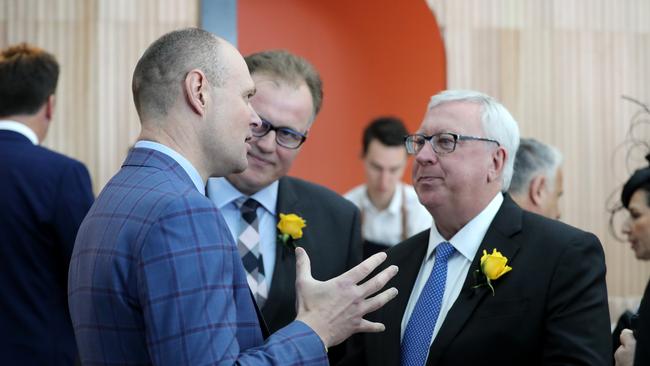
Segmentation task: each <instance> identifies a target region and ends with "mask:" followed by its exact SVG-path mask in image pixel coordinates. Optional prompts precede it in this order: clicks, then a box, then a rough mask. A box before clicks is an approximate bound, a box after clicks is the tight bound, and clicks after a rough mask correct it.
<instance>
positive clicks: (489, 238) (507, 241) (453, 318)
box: [427, 194, 522, 365]
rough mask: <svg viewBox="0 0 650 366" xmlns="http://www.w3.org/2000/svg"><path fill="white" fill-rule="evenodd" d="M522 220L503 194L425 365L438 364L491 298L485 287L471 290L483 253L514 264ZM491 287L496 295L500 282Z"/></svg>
mask: <svg viewBox="0 0 650 366" xmlns="http://www.w3.org/2000/svg"><path fill="white" fill-rule="evenodd" d="M521 220H522V211H521V209H520V208H519V207H518V206H517V205H516V204H515V203H514V202H513V201H512V199H511V198H510V196H508V195H507V194H506V195H505V196H504V201H503V203H502V205H501V208H500V209H499V211H498V212H497V214H496V216H495V217H494V220H492V223H491V224H490V227H489V229H488V231H487V233H486V234H485V237H484V238H483V241H482V242H481V245H480V247H479V250H478V251H477V252H476V255H475V256H474V260H473V261H472V265H471V266H470V269H469V272H468V273H467V276H466V277H465V282H464V284H463V288H462V289H461V291H460V294H459V295H458V299H456V302H454V305H453V306H452V307H451V309H450V310H449V313H447V317H446V318H445V321H444V323H443V324H442V327H441V328H440V331H439V332H438V334H437V336H436V338H435V340H434V341H433V343H432V344H431V348H430V349H429V358H428V361H427V365H436V364H437V363H438V361H439V359H440V357H441V356H442V354H443V353H444V350H445V349H446V348H447V346H448V345H449V344H450V342H451V341H452V340H453V339H454V338H455V337H456V335H457V334H458V333H459V332H460V331H461V330H462V328H463V327H464V326H465V323H466V322H467V320H468V319H469V318H470V316H471V315H472V314H473V313H474V311H475V310H476V308H477V307H478V305H479V304H480V303H481V302H482V301H483V300H484V299H485V297H486V296H491V295H492V294H491V291H490V289H489V288H487V287H485V286H483V287H479V288H473V286H474V285H475V279H474V271H475V270H477V269H479V268H480V262H481V256H482V255H483V250H486V251H488V253H491V252H492V249H493V248H496V249H497V250H498V251H500V252H501V253H502V254H503V255H504V256H505V257H507V258H508V264H511V263H513V260H514V259H515V257H516V255H517V252H518V250H519V243H517V242H516V241H515V240H514V238H513V237H514V235H515V234H516V233H518V232H519V231H521ZM500 281H507V277H503V279H501V280H500ZM493 285H494V290H495V293H498V292H499V290H498V287H499V281H496V282H494V283H493Z"/></svg>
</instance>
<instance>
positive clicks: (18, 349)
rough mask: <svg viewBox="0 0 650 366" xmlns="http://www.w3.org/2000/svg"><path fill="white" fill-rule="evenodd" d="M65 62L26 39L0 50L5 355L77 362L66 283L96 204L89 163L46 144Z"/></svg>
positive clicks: (8, 359) (0, 301) (14, 359)
mask: <svg viewBox="0 0 650 366" xmlns="http://www.w3.org/2000/svg"><path fill="white" fill-rule="evenodd" d="M58 77H59V64H58V63H57V61H56V59H55V58H54V56H52V55H51V54H49V53H47V52H45V51H44V50H41V49H39V48H36V47H32V46H30V45H27V44H20V45H17V46H13V47H9V48H7V49H5V50H3V51H2V53H1V54H0V268H2V270H0V273H1V274H0V287H1V288H2V295H1V297H0V359H1V360H2V363H3V364H7V365H72V364H73V362H74V359H75V358H76V355H77V347H76V343H75V339H74V334H73V331H72V324H71V322H70V316H69V315H68V303H67V293H66V288H67V287H66V283H67V276H68V264H69V262H70V256H71V253H72V247H73V245H74V240H75V236H76V234H77V230H78V228H79V225H80V223H81V221H82V220H83V218H84V216H85V215H86V213H87V212H88V209H89V208H90V205H91V204H92V202H93V193H92V187H91V183H90V176H89V174H88V171H87V170H86V167H85V166H84V165H83V164H82V163H80V162H79V161H76V160H73V159H71V158H68V157H66V156H63V155H61V154H58V153H56V152H54V151H51V150H48V149H46V148H44V147H42V146H40V145H39V144H40V142H42V141H43V140H44V139H45V136H46V135H47V131H48V128H49V126H50V123H51V121H52V116H53V114H54V92H55V90H56V85H57V80H58Z"/></svg>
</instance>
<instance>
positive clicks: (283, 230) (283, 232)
mask: <svg viewBox="0 0 650 366" xmlns="http://www.w3.org/2000/svg"><path fill="white" fill-rule="evenodd" d="M306 226H307V222H306V221H305V220H304V219H303V218H302V217H300V216H298V215H296V214H287V215H285V214H280V221H279V222H278V225H277V227H278V230H279V231H280V234H278V240H279V241H281V242H282V244H284V245H285V246H286V247H288V248H292V249H295V248H296V243H295V241H296V240H298V239H300V238H302V229H303V228H304V227H306Z"/></svg>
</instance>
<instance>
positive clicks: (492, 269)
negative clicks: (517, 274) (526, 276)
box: [481, 248, 512, 280]
mask: <svg viewBox="0 0 650 366" xmlns="http://www.w3.org/2000/svg"><path fill="white" fill-rule="evenodd" d="M507 263H508V258H506V257H504V256H503V254H501V252H499V251H497V250H496V248H494V249H493V250H492V254H487V251H485V250H484V251H483V256H482V257H481V272H483V274H484V275H485V277H487V278H488V279H489V280H496V279H498V278H499V277H501V276H503V275H504V274H506V273H508V272H510V271H511V270H512V267H510V266H508V265H506V264H507Z"/></svg>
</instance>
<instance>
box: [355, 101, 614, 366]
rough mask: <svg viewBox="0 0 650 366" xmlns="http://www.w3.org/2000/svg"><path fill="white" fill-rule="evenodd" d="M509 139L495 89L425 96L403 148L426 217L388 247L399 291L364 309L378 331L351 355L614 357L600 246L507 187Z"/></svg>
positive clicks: (432, 360)
mask: <svg viewBox="0 0 650 366" xmlns="http://www.w3.org/2000/svg"><path fill="white" fill-rule="evenodd" d="M518 144H519V129H518V127H517V122H516V121H515V120H514V119H513V118H512V116H511V115H510V113H509V112H508V111H507V110H506V109H505V107H503V105H501V104H500V103H499V102H497V101H496V100H494V99H493V98H491V97H489V96H487V95H484V94H481V93H478V92H473V91H453V90H452V91H445V92H442V93H440V94H437V95H435V96H433V97H432V98H431V101H430V102H429V106H428V108H427V112H426V114H425V117H424V120H423V122H422V125H421V126H420V128H419V130H418V131H417V133H416V134H414V135H411V136H409V137H408V138H407V139H406V148H407V151H408V152H409V154H412V155H414V156H415V164H414V167H413V182H414V186H415V190H416V192H417V194H418V197H419V199H420V202H422V204H423V205H424V206H425V207H426V208H427V209H428V210H429V212H430V213H431V215H432V216H433V219H434V225H433V226H432V227H431V230H428V231H425V232H422V233H420V234H417V235H415V236H414V237H412V238H410V239H408V240H406V241H404V242H402V243H400V244H398V245H396V246H395V247H393V248H391V249H390V250H389V251H388V260H387V261H386V263H389V264H397V265H400V268H401V270H400V272H399V274H398V275H397V276H395V277H394V278H393V279H392V280H391V281H390V282H389V284H388V285H389V286H394V287H396V288H397V289H398V290H399V295H398V297H397V298H396V299H395V301H393V302H392V303H390V304H388V306H386V307H385V308H383V309H380V310H379V311H377V312H375V313H373V314H370V315H369V316H368V318H369V319H372V320H380V321H382V322H383V323H384V324H385V325H386V332H384V333H383V334H381V335H367V336H365V335H364V336H363V338H364V340H363V341H364V343H365V344H364V345H363V346H360V347H359V349H360V350H363V351H362V352H363V353H365V357H364V358H363V360H357V362H355V364H367V365H379V364H381V365H398V364H401V365H425V364H426V365H474V366H476V365H610V364H611V360H612V358H611V357H612V356H611V352H612V351H611V338H610V329H609V327H610V325H609V310H608V305H607V288H606V284H605V258H604V253H603V249H602V247H601V245H600V242H599V241H598V238H596V237H595V236H594V235H593V234H590V233H587V232H584V231H581V230H578V229H576V228H573V227H571V226H568V225H565V224H563V223H560V222H558V221H556V220H551V219H548V218H545V217H542V216H539V215H535V214H531V213H530V212H527V211H524V210H522V209H521V208H520V207H519V206H517V205H516V204H515V203H514V202H513V201H512V199H511V198H510V196H509V195H508V194H506V193H504V192H506V191H507V190H508V186H509V185H510V179H511V177H512V171H513V160H514V159H513V158H514V156H515V152H516V151H517V146H518ZM386 263H384V264H383V265H386ZM383 265H382V266H383Z"/></svg>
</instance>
